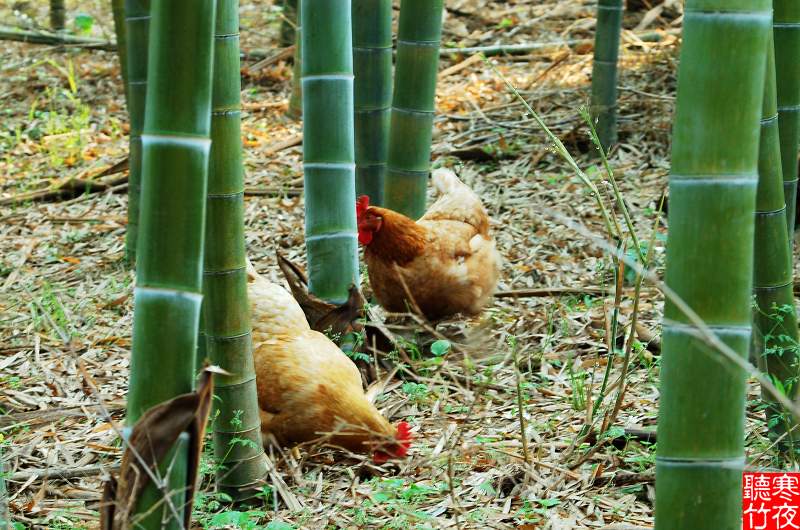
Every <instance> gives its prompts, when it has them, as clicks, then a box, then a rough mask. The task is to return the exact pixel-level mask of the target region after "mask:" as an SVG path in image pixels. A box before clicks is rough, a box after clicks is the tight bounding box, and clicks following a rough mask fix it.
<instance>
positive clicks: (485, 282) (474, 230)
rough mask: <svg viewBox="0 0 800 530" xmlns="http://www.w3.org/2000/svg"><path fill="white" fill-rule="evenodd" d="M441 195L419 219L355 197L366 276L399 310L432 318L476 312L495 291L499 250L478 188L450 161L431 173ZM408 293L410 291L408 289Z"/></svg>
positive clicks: (390, 305)
mask: <svg viewBox="0 0 800 530" xmlns="http://www.w3.org/2000/svg"><path fill="white" fill-rule="evenodd" d="M432 180H433V185H434V186H435V187H436V190H437V191H438V193H439V198H438V199H437V200H436V202H434V203H433V205H431V207H430V208H429V209H428V211H427V212H425V215H423V216H422V217H421V218H420V219H419V220H418V221H416V222H414V221H412V220H411V219H409V218H408V217H406V216H404V215H401V214H399V213H397V212H394V211H392V210H388V209H386V208H379V207H376V206H369V198H368V197H367V196H365V195H362V196H361V197H359V198H358V201H357V204H356V215H357V217H358V240H359V242H360V243H361V244H362V245H364V246H365V247H366V249H365V251H364V257H365V259H366V262H367V271H368V275H369V283H370V286H371V287H372V291H373V293H374V294H375V298H376V299H377V301H378V302H379V303H380V304H381V305H382V306H383V307H384V308H386V309H387V310H389V311H394V312H401V311H408V310H409V309H411V310H414V309H415V308H418V310H419V312H421V313H422V314H423V315H424V316H425V317H427V318H428V319H429V320H436V319H440V318H444V317H447V316H450V315H453V314H455V313H463V314H466V315H474V314H476V313H478V312H480V310H481V309H483V307H484V306H486V304H487V303H488V302H489V300H490V299H491V298H492V295H493V293H494V290H495V288H496V286H497V280H498V276H499V273H500V255H499V253H498V252H497V250H496V248H495V243H494V240H492V238H491V237H489V217H488V216H487V214H486V210H485V209H484V208H483V205H482V204H481V202H480V199H479V198H478V196H477V195H476V194H475V192H473V191H472V190H471V189H469V187H467V186H466V185H465V184H464V183H463V182H461V181H460V180H459V179H458V177H456V175H455V174H454V173H453V172H452V171H450V170H449V169H437V170H435V171H434V172H433V175H432ZM409 294H410V295H411V296H410V299H409V296H408V295H409Z"/></svg>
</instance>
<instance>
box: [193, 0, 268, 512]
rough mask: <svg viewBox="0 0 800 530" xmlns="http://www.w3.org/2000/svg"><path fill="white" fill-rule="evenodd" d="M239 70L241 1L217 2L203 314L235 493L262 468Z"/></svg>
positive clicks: (243, 493) (223, 450) (218, 440)
mask: <svg viewBox="0 0 800 530" xmlns="http://www.w3.org/2000/svg"><path fill="white" fill-rule="evenodd" d="M239 71H240V64H239V0H217V18H216V31H215V36H214V84H213V95H212V113H211V141H212V144H211V165H210V167H209V174H208V200H207V207H208V210H207V219H206V248H205V268H204V274H203V294H204V302H203V313H204V317H205V332H206V340H207V343H206V347H207V352H208V356H209V357H210V359H211V362H212V363H214V364H215V365H217V366H220V367H222V368H223V369H224V370H225V371H227V372H228V373H230V374H231V375H227V376H226V375H219V376H217V378H216V384H215V396H216V398H217V399H216V400H215V409H216V412H217V415H216V420H215V421H214V454H215V455H216V461H217V462H218V463H219V464H221V467H220V469H219V470H218V472H217V486H218V487H219V488H220V490H222V491H224V492H225V493H227V494H228V495H230V496H231V497H233V498H234V499H241V498H243V497H251V496H252V494H253V487H254V486H255V485H256V484H257V483H258V482H259V481H260V480H261V479H263V478H264V477H265V476H266V474H267V461H266V457H265V455H264V446H263V445H262V442H261V419H260V415H259V413H260V409H259V406H258V395H257V393H256V376H255V367H254V365H253V344H252V337H251V329H252V328H251V325H250V315H249V305H248V303H247V273H246V270H245V269H246V258H245V240H244V175H243V169H244V168H243V165H242V136H241V99H240V92H241V81H240V74H239ZM237 440H247V441H248V442H249V443H241V442H239V441H237Z"/></svg>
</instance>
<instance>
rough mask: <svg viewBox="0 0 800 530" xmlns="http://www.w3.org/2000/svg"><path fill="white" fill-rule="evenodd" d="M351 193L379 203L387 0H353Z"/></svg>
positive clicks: (386, 100)
mask: <svg viewBox="0 0 800 530" xmlns="http://www.w3.org/2000/svg"><path fill="white" fill-rule="evenodd" d="M352 7H353V73H354V74H355V88H354V90H355V100H354V105H355V112H356V113H355V151H356V195H358V196H361V195H367V196H369V198H370V204H374V205H376V206H380V205H382V204H383V186H384V180H385V177H386V158H387V156H388V151H389V119H390V117H391V107H392V2H391V0H353V6H352Z"/></svg>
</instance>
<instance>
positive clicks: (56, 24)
mask: <svg viewBox="0 0 800 530" xmlns="http://www.w3.org/2000/svg"><path fill="white" fill-rule="evenodd" d="M66 14H67V10H66V9H65V7H64V0H50V27H51V28H52V29H53V31H61V30H63V29H64V25H65V24H64V20H65V19H66Z"/></svg>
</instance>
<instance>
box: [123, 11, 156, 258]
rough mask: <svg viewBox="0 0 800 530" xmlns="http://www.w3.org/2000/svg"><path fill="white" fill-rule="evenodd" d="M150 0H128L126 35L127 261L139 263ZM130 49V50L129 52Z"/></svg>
mask: <svg viewBox="0 0 800 530" xmlns="http://www.w3.org/2000/svg"><path fill="white" fill-rule="evenodd" d="M149 28H150V0H125V37H126V39H127V40H126V46H125V48H126V51H125V56H126V60H127V67H126V69H125V70H126V73H127V76H128V90H127V95H128V116H129V119H130V125H131V128H130V134H129V137H128V141H129V145H128V150H129V158H130V163H129V170H128V227H127V232H126V238H125V250H126V255H127V258H128V262H129V263H130V264H131V265H133V264H134V263H136V249H137V236H138V233H139V199H140V196H141V189H142V186H141V184H142V129H143V127H144V113H145V96H146V93H147V58H148V45H147V41H148V35H149ZM129 52H130V53H129Z"/></svg>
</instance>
